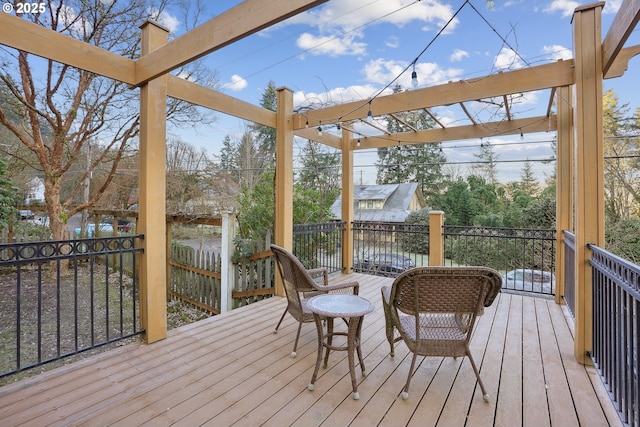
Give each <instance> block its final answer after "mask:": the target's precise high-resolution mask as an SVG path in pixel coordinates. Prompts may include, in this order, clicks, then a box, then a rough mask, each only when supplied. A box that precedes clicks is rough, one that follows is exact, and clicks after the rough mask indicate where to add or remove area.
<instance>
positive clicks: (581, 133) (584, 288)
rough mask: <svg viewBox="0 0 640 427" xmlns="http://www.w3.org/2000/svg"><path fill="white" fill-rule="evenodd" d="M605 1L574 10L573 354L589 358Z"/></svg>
mask: <svg viewBox="0 0 640 427" xmlns="http://www.w3.org/2000/svg"><path fill="white" fill-rule="evenodd" d="M603 7H604V2H599V3H594V4H590V5H586V6H583V7H579V8H577V9H576V10H575V12H574V15H573V29H574V37H573V39H574V45H575V46H574V54H575V81H576V103H575V117H576V118H575V121H574V123H575V134H576V141H575V142H576V148H575V150H576V166H575V171H576V178H575V185H576V187H575V200H576V205H575V211H576V213H575V215H576V218H575V228H576V233H575V234H576V264H575V271H576V277H575V279H576V301H575V302H576V303H575V339H574V353H575V356H576V359H577V361H578V362H580V363H583V364H588V363H591V359H590V357H589V355H588V352H589V351H590V350H591V348H592V340H593V324H592V306H591V305H592V298H593V295H592V283H591V266H590V265H589V260H590V259H591V250H590V249H589V247H588V245H589V244H596V245H598V246H601V247H604V146H603V140H604V137H603V130H602V36H601V30H602V28H601V14H602V8H603Z"/></svg>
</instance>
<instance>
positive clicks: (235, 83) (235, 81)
mask: <svg viewBox="0 0 640 427" xmlns="http://www.w3.org/2000/svg"><path fill="white" fill-rule="evenodd" d="M247 85H248V83H247V81H246V80H245V79H243V78H242V77H240V76H239V75H237V74H234V75H232V76H231V81H230V82H229V83H227V84H225V85H224V86H223V88H225V89H229V90H232V91H234V92H238V91H240V90H242V89H244V88H246V87H247Z"/></svg>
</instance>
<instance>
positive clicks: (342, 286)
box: [314, 281, 360, 295]
mask: <svg viewBox="0 0 640 427" xmlns="http://www.w3.org/2000/svg"><path fill="white" fill-rule="evenodd" d="M314 287H315V288H316V289H318V290H319V291H322V292H331V291H341V290H346V289H350V288H351V289H352V293H353V295H358V290H359V289H360V284H359V283H358V282H355V281H353V282H341V283H334V284H332V285H318V284H316V285H315V286H314ZM337 293H344V292H337Z"/></svg>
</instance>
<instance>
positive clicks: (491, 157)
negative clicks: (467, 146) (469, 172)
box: [474, 141, 500, 185]
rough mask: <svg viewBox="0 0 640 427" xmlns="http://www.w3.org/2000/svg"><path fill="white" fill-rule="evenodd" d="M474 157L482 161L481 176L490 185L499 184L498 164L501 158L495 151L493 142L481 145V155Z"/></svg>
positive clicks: (480, 163)
mask: <svg viewBox="0 0 640 427" xmlns="http://www.w3.org/2000/svg"><path fill="white" fill-rule="evenodd" d="M474 156H475V157H476V158H477V159H478V160H480V162H479V163H478V170H479V171H480V176H482V177H483V178H485V179H486V180H487V181H488V182H489V184H492V185H496V184H498V166H497V164H496V162H497V160H498V158H499V157H500V156H499V155H497V154H496V153H495V152H494V151H493V145H491V141H487V142H484V141H483V142H482V143H480V154H474Z"/></svg>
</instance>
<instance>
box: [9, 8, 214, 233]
mask: <svg viewBox="0 0 640 427" xmlns="http://www.w3.org/2000/svg"><path fill="white" fill-rule="evenodd" d="M159 1H160V2H159V3H158V4H151V3H150V2H148V1H144V0H131V1H128V2H118V1H114V0H112V1H107V0H94V1H85V0H69V1H64V2H55V1H51V0H49V1H48V2H47V7H46V8H45V12H43V13H40V14H30V15H24V16H21V18H23V19H29V20H32V21H33V22H34V23H36V24H38V25H41V26H43V27H46V28H49V29H52V30H54V31H57V32H59V33H62V34H65V35H67V36H70V37H73V38H76V39H79V40H82V41H84V42H86V43H89V44H92V45H94V46H97V47H100V48H102V49H106V50H109V51H111V52H114V53H117V54H119V55H122V56H124V57H126V58H131V59H134V58H136V56H137V55H139V44H140V31H139V29H138V26H139V25H140V24H141V23H142V22H144V21H145V20H146V19H149V18H151V19H154V18H156V19H157V18H158V17H160V16H161V14H162V13H163V11H164V10H165V8H166V6H167V3H168V0H159ZM4 53H5V54H4V55H3V56H2V58H1V59H0V61H1V65H2V67H0V69H1V70H0V84H2V85H4V87H5V88H6V89H7V91H8V93H9V94H10V95H11V97H12V102H8V103H3V104H2V105H0V124H2V125H3V126H5V127H6V128H7V129H8V130H9V131H10V132H11V133H13V134H14V135H15V136H16V137H17V138H18V139H19V141H20V142H21V144H22V145H23V146H24V147H26V148H27V149H28V150H29V152H30V153H31V155H30V156H24V159H23V161H24V163H25V164H26V165H28V166H29V167H30V168H32V170H34V171H37V173H38V174H39V175H41V176H42V177H43V179H44V186H45V204H46V207H47V211H48V214H49V218H50V227H51V232H52V235H53V238H54V239H64V238H66V237H68V230H67V227H66V220H67V218H69V217H70V216H72V215H74V214H76V213H78V212H80V211H82V210H83V209H85V208H87V207H89V206H92V205H94V204H96V203H97V202H98V201H99V200H100V199H101V197H102V196H103V194H104V193H105V191H106V189H107V188H108V187H109V185H110V184H111V183H112V182H113V180H114V177H115V176H116V172H117V170H118V167H119V165H120V163H121V161H122V159H123V158H126V157H128V156H129V153H128V152H127V150H130V149H135V147H134V146H133V145H135V142H136V140H137V139H136V138H137V136H138V132H139V112H138V93H137V91H135V90H131V89H130V88H128V87H127V85H126V84H124V83H122V82H117V81H113V80H110V79H106V78H103V77H100V76H98V75H96V74H93V73H91V72H88V71H84V70H79V69H75V68H73V67H70V66H68V65H64V64H59V63H56V62H53V61H50V60H43V59H41V58H37V57H34V56H33V55H30V54H28V53H26V52H23V51H15V50H9V49H7V50H5V51H4ZM195 70H196V71H185V70H178V71H177V73H180V75H183V76H188V78H190V79H194V78H195V77H194V76H195V75H196V74H197V73H198V72H199V71H198V69H197V67H196V69H195ZM200 71H201V70H200ZM213 81H214V80H213V79H209V82H213ZM194 111H195V108H194V107H193V106H190V105H186V104H184V103H180V102H178V101H175V100H170V102H169V107H168V117H169V118H174V119H175V120H176V121H177V122H180V121H181V119H182V120H185V118H186V117H189V116H191V119H193V113H194ZM89 146H90V147H91V156H90V158H89V156H88V155H87V150H88V147H89ZM98 169H100V170H101V173H102V175H101V176H102V178H101V179H100V180H98V181H97V182H96V183H94V182H92V185H91V187H92V191H91V192H90V196H89V197H88V198H85V197H83V195H84V191H83V190H84V188H85V185H86V183H87V182H88V179H89V177H90V176H92V175H94V174H93V173H94V171H96V170H98ZM65 186H66V187H65ZM63 188H65V190H64V191H63Z"/></svg>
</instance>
